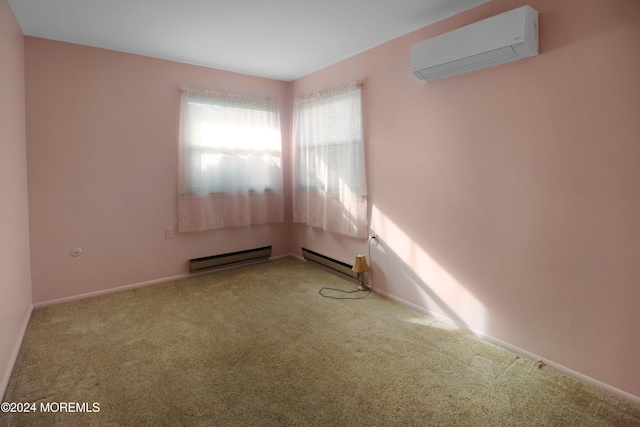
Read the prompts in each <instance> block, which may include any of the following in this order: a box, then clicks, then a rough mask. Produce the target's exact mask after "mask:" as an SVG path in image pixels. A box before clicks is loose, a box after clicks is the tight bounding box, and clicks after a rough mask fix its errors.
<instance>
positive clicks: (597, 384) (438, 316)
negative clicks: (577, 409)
mask: <svg viewBox="0 0 640 427" xmlns="http://www.w3.org/2000/svg"><path fill="white" fill-rule="evenodd" d="M373 292H375V293H377V294H379V295H381V296H383V297H385V298H389V299H390V300H393V301H396V302H397V303H399V304H402V305H405V306H407V307H410V308H413V309H414V310H416V311H419V312H421V313H424V314H428V315H429V316H432V317H434V318H436V319H438V320H440V321H442V322H445V323H447V324H449V325H451V326H454V327H456V328H458V329H461V330H464V331H466V332H468V333H470V334H472V335H475V336H477V337H478V338H481V339H483V340H486V341H489V342H490V343H492V344H495V345H497V346H499V347H502V348H505V349H507V350H509V351H512V352H514V353H516V354H518V355H520V356H523V357H525V358H527V359H531V360H534V361H535V360H542V361H543V362H544V363H545V365H547V366H549V367H551V368H553V369H555V370H556V371H559V372H561V373H563V374H565V375H567V376H570V377H573V378H575V379H577V380H580V381H583V382H585V383H587V384H590V385H592V386H594V387H597V388H599V389H601V390H604V391H606V392H608V393H611V394H613V395H614V396H617V397H620V398H621V399H625V400H628V401H629V402H632V403H634V404H636V405H640V396H636V395H633V394H631V393H628V392H626V391H624V390H620V389H618V388H616V387H613V386H611V385H609V384H606V383H603V382H602V381H599V380H596V379H595V378H591V377H589V376H587V375H584V374H582V373H580V372H577V371H574V370H573V369H570V368H567V367H566V366H564V365H561V364H559V363H556V362H554V361H552V360H548V359H545V358H543V357H540V356H538V355H536V354H534V353H531V352H529V351H527V350H524V349H522V348H520V347H517V346H515V345H512V344H509V343H508V342H505V341H502V340H500V339H498V338H495V337H493V336H491V335H489V334H487V333H485V332H482V331H479V330H476V329H474V328H471V327H469V326H468V325H464V324H460V323H458V322H456V321H454V320H452V319H450V318H448V317H446V316H444V315H442V314H440V313H436V312H433V311H431V310H429V309H428V308H425V307H421V306H419V305H417V304H414V303H412V302H410V301H407V300H405V299H403V298H400V297H398V296H395V295H393V294H391V293H389V292H385V291H381V290H379V289H373Z"/></svg>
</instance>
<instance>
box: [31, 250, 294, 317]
mask: <svg viewBox="0 0 640 427" xmlns="http://www.w3.org/2000/svg"><path fill="white" fill-rule="evenodd" d="M287 256H289V255H283V256H276V257H271V258H269V259H265V260H257V261H250V262H245V263H242V264H237V265H229V266H227V267H221V268H216V269H215V270H205V271H200V272H197V273H184V274H178V275H177V276H170V277H163V278H160V279H154V280H148V281H146V282H139V283H132V284H130V285H124V286H119V287H117V288H109V289H102V290H99V291H95V292H87V293H84V294H79V295H72V296H69V297H64V298H57V299H52V300H47V301H41V302H37V303H35V304H33V308H34V309H35V308H42V307H49V306H52V305H57V304H63V303H65V302H71V301H77V300H81V299H85V298H92V297H97V296H100V295H108V294H113V293H116V292H122V291H129V290H131V289H137V288H143V287H145V286H151V285H157V284H159V283H164V282H171V281H173V280H181V279H186V278H189V277H197V276H202V275H205V274H213V273H217V272H220V271H224V270H229V269H232V268H238V267H246V266H249V265H253V264H261V263H263V262H269V261H272V260H275V259H279V258H281V257H282V258H284V257H287Z"/></svg>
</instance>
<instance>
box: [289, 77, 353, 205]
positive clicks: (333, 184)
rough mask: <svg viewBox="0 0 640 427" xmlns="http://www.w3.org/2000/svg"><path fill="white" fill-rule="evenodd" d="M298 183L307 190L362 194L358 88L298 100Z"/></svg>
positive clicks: (343, 89)
mask: <svg viewBox="0 0 640 427" xmlns="http://www.w3.org/2000/svg"><path fill="white" fill-rule="evenodd" d="M296 107H297V108H296V114H297V116H298V117H297V119H298V135H297V136H298V139H297V141H298V144H299V157H298V162H299V168H298V173H299V185H300V186H301V187H303V188H305V189H306V190H308V191H324V192H327V193H330V194H339V193H340V192H341V191H345V190H346V191H350V192H352V193H354V194H357V195H362V194H363V190H364V188H363V185H362V184H363V179H364V174H363V170H362V169H363V159H362V113H361V109H362V106H361V96H360V88H359V87H349V88H347V89H345V88H342V89H341V90H336V91H334V92H330V93H327V94H325V95H322V94H320V95H317V96H316V97H314V98H310V99H306V100H301V101H298V102H297V105H296Z"/></svg>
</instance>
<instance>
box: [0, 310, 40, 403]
mask: <svg viewBox="0 0 640 427" xmlns="http://www.w3.org/2000/svg"><path fill="white" fill-rule="evenodd" d="M32 312H33V307H30V308H29V309H28V310H27V312H26V313H25V316H24V319H22V324H21V325H20V330H19V331H18V332H19V333H18V339H16V340H15V342H14V343H13V345H12V346H11V347H12V349H11V355H10V357H9V360H11V361H12V362H11V363H9V364H8V366H6V367H5V370H4V372H3V373H2V378H0V402H3V401H4V399H2V396H4V393H5V392H6V391H7V385H8V384H9V378H11V373H12V372H13V367H14V365H15V364H16V360H17V359H18V354H19V353H20V347H22V340H23V339H24V334H25V332H26V331H27V326H28V325H29V319H30V318H31V313H32Z"/></svg>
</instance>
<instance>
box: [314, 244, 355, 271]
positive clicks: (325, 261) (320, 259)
mask: <svg viewBox="0 0 640 427" xmlns="http://www.w3.org/2000/svg"><path fill="white" fill-rule="evenodd" d="M302 257H303V258H304V259H305V260H307V261H313V262H315V263H316V264H320V265H322V266H324V267H327V268H330V269H332V270H335V271H337V272H339V273H342V274H345V275H347V276H349V277H353V278H355V277H356V276H357V273H356V272H355V271H353V270H352V268H353V266H352V265H349V264H347V263H346V262H342V261H338V260H336V259H333V258H329V257H328V256H326V255H322V254H319V253H317V252H313V251H310V250H309V249H306V248H302Z"/></svg>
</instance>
